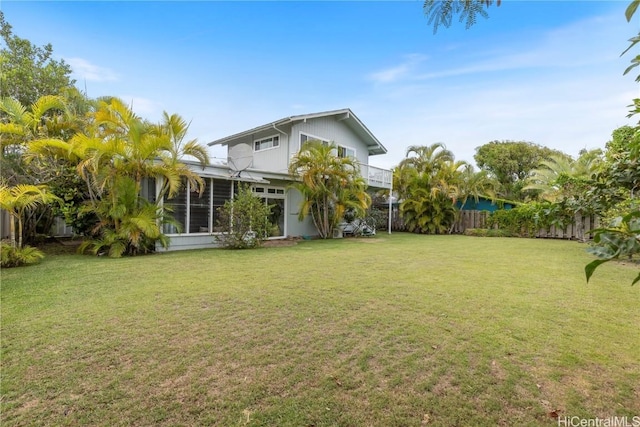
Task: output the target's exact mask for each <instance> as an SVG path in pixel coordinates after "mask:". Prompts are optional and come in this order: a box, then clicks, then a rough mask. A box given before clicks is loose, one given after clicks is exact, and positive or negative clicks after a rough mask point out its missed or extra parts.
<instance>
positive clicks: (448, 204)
mask: <svg viewBox="0 0 640 427" xmlns="http://www.w3.org/2000/svg"><path fill="white" fill-rule="evenodd" d="M465 171H467V172H466V173H465ZM468 171H469V165H468V164H467V163H466V162H464V161H456V160H455V158H454V155H453V153H452V152H451V151H449V150H447V149H446V147H445V146H444V144H442V143H435V144H432V145H428V146H411V147H409V148H408V149H407V157H406V158H405V159H404V160H402V162H400V164H399V165H398V167H397V168H395V170H394V181H395V183H397V184H398V185H399V187H395V188H399V191H398V196H399V198H400V200H402V201H401V203H400V213H401V214H402V217H403V220H404V223H405V226H406V227H407V229H408V230H409V231H412V232H415V233H433V234H441V233H445V232H450V230H451V228H452V226H453V225H454V224H455V221H456V219H457V209H456V202H457V201H458V200H461V199H465V200H466V197H468V196H467V193H466V191H467V188H466V187H465V177H466V176H467V175H466V174H468ZM469 191H471V190H469Z"/></svg>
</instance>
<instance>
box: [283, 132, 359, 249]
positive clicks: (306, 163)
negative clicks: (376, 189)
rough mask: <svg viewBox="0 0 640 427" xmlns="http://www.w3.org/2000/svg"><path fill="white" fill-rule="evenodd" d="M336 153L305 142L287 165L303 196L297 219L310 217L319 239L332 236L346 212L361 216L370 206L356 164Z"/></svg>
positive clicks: (333, 148) (329, 146) (331, 148)
mask: <svg viewBox="0 0 640 427" xmlns="http://www.w3.org/2000/svg"><path fill="white" fill-rule="evenodd" d="M336 152H337V146H336V145H335V144H333V143H331V144H323V143H322V142H321V141H313V140H312V141H307V142H306V143H305V144H304V145H303V146H302V148H301V149H300V151H299V152H298V154H296V155H295V156H294V158H293V159H292V161H291V163H290V165H289V172H290V173H291V174H292V175H294V176H296V177H298V179H299V180H300V181H299V182H297V183H295V184H293V186H294V188H296V189H298V190H299V191H300V193H302V196H303V201H302V204H301V207H300V215H299V218H300V220H303V219H304V218H306V217H307V216H308V215H311V218H312V220H313V223H314V225H315V226H316V228H317V230H318V234H319V235H320V237H321V238H323V239H326V238H330V237H331V236H333V230H334V228H335V227H336V226H337V225H338V223H339V222H340V221H341V219H342V217H343V215H344V213H345V211H346V210H347V209H352V210H354V211H355V212H356V214H357V215H358V214H359V215H362V214H364V211H365V210H366V209H367V208H368V207H369V205H370V204H371V197H370V196H369V195H368V194H367V192H366V183H365V181H364V179H363V178H362V177H361V176H360V168H359V166H358V163H357V161H356V160H355V159H352V158H350V157H338V156H336Z"/></svg>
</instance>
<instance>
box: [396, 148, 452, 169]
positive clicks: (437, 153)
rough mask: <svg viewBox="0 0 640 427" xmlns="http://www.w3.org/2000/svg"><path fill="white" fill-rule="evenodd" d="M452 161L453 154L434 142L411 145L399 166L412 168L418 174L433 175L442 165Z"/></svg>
mask: <svg viewBox="0 0 640 427" xmlns="http://www.w3.org/2000/svg"><path fill="white" fill-rule="evenodd" d="M453 159H454V155H453V153H452V152H451V151H449V150H447V148H446V147H445V145H444V144H443V143H441V142H436V143H435V144H431V145H411V146H410V147H409V148H407V153H406V156H405V159H404V160H402V161H401V162H400V165H402V166H410V167H413V168H414V169H415V170H416V171H417V172H418V173H419V174H423V173H426V174H428V175H433V174H434V173H435V172H437V170H438V169H440V167H441V166H442V164H443V163H445V162H447V161H453Z"/></svg>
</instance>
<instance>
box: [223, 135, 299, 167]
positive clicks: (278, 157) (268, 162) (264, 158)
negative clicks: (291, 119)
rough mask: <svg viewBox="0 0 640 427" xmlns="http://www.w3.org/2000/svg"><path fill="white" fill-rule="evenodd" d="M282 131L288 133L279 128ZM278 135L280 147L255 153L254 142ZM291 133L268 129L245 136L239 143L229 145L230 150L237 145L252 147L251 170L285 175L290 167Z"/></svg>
mask: <svg viewBox="0 0 640 427" xmlns="http://www.w3.org/2000/svg"><path fill="white" fill-rule="evenodd" d="M278 129H280V130H281V131H284V132H287V129H286V128H284V127H278ZM275 135H278V136H279V137H280V141H279V142H280V145H279V146H278V147H275V148H269V149H266V150H261V151H253V149H254V144H253V142H254V141H256V140H259V139H263V138H268V137H270V136H275ZM288 135H289V133H288V132H287V134H283V133H281V132H278V131H277V130H276V129H268V130H266V131H261V132H257V133H255V134H252V135H248V136H245V137H243V138H241V139H239V140H238V141H234V142H233V144H230V145H229V149H230V150H231V148H232V147H233V146H235V145H237V144H247V145H249V146H250V147H251V150H252V153H253V162H252V164H251V168H253V169H258V170H266V171H270V172H277V173H285V172H286V171H287V167H288V165H289V156H288V152H289V137H288Z"/></svg>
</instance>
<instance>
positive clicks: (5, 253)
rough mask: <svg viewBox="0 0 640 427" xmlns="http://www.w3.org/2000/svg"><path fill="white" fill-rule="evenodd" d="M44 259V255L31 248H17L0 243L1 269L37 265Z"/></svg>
mask: <svg viewBox="0 0 640 427" xmlns="http://www.w3.org/2000/svg"><path fill="white" fill-rule="evenodd" d="M42 258H44V253H43V252H42V251H41V250H39V249H37V248H33V247H31V246H23V247H21V248H17V247H15V246H13V245H11V244H10V243H6V242H0V267H2V268H11V267H20V266H21V265H28V264H35V263H36V262H38V261H40V260H41V259H42Z"/></svg>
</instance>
